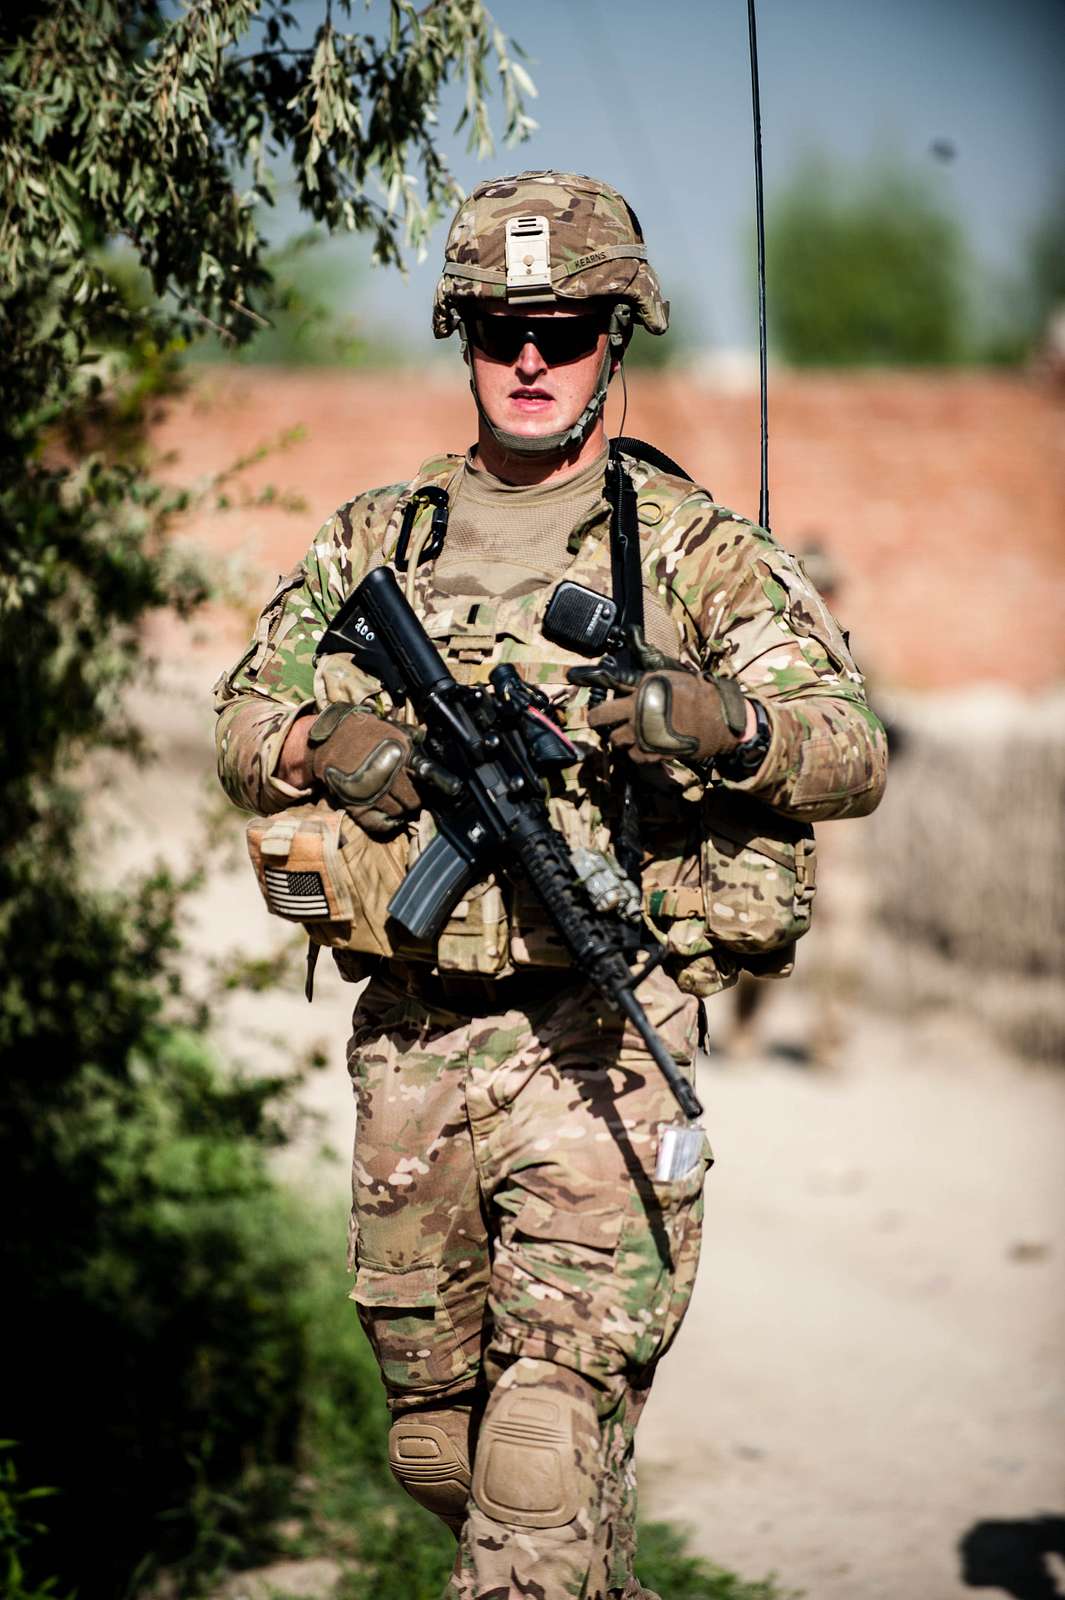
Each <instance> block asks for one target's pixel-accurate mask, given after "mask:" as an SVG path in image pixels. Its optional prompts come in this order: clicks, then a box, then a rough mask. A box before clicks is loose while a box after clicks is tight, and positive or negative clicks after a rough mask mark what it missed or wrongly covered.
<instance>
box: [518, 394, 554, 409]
mask: <svg viewBox="0 0 1065 1600" xmlns="http://www.w3.org/2000/svg"><path fill="white" fill-rule="evenodd" d="M510 399H511V401H512V402H513V404H514V405H516V406H518V407H519V409H520V410H522V411H542V410H543V408H544V407H545V406H549V405H552V404H553V403H554V399H555V397H554V395H553V394H548V392H547V390H546V389H513V390H512V391H511V394H510Z"/></svg>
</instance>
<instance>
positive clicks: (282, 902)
mask: <svg viewBox="0 0 1065 1600" xmlns="http://www.w3.org/2000/svg"><path fill="white" fill-rule="evenodd" d="M263 876H264V877H265V879H266V897H267V899H268V901H269V902H270V910H271V911H274V912H276V913H277V915H278V916H281V917H296V918H300V919H302V918H304V917H306V918H310V919H313V918H315V917H328V915H329V901H328V900H327V899H326V897H325V890H324V889H323V888H322V880H321V877H320V875H319V874H318V873H317V872H286V871H285V870H284V868H283V867H265V868H264V869H263Z"/></svg>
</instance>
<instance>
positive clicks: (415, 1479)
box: [388, 1405, 471, 1533]
mask: <svg viewBox="0 0 1065 1600" xmlns="http://www.w3.org/2000/svg"><path fill="white" fill-rule="evenodd" d="M470 1409H471V1408H470V1407H469V1406H468V1405H467V1406H452V1407H449V1408H446V1409H441V1410H434V1411H408V1412H406V1413H405V1414H404V1415H403V1416H399V1417H397V1418H396V1420H395V1422H393V1424H392V1427H391V1429H390V1431H389V1435H388V1464H389V1466H390V1467H391V1468H392V1473H393V1476H394V1477H395V1478H396V1480H397V1481H398V1482H399V1483H400V1484H402V1486H403V1488H404V1489H406V1491H407V1493H408V1494H409V1495H410V1496H411V1498H412V1499H414V1500H417V1502H418V1504H419V1505H422V1506H424V1507H425V1508H426V1510H427V1511H431V1512H432V1513H433V1515H434V1516H437V1517H439V1518H440V1520H441V1522H444V1523H446V1524H447V1526H448V1527H449V1528H450V1529H451V1530H452V1532H453V1533H458V1532H459V1531H460V1529H461V1527H462V1524H463V1522H464V1521H465V1518H466V1500H467V1498H468V1496H469V1492H470Z"/></svg>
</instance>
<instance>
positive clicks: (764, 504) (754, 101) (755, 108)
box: [747, 0, 769, 533]
mask: <svg viewBox="0 0 1065 1600" xmlns="http://www.w3.org/2000/svg"><path fill="white" fill-rule="evenodd" d="M747 31H748V35H749V37H750V41H751V110H752V112H753V115H754V209H755V229H756V233H757V237H758V381H759V388H760V391H761V424H762V452H761V484H760V487H759V491H758V521H759V523H760V525H761V526H762V527H763V528H765V530H766V532H767V533H768V532H769V407H768V403H767V398H766V391H767V388H768V375H767V362H766V331H765V204H764V202H763V199H762V103H761V99H760V97H759V94H758V30H757V27H756V25H755V20H754V0H747Z"/></svg>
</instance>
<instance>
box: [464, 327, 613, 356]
mask: <svg viewBox="0 0 1065 1600" xmlns="http://www.w3.org/2000/svg"><path fill="white" fill-rule="evenodd" d="M604 327H605V323H604V322H603V319H602V317H470V318H469V319H468V321H467V323H466V328H467V332H468V334H469V338H470V342H471V344H475V345H476V346H477V348H478V350H480V351H481V353H482V354H483V355H486V356H487V357H488V359H489V360H490V361H505V362H506V363H507V365H508V366H509V365H511V364H512V363H513V362H515V361H517V359H518V357H519V355H520V354H521V352H522V351H523V350H524V349H525V346H526V345H527V344H534V345H535V346H536V348H537V349H538V350H539V352H540V354H541V355H542V356H543V358H544V360H545V361H546V362H547V365H548V366H549V367H562V366H565V364H566V362H567V361H579V360H580V359H581V357H582V356H590V355H591V353H592V351H593V350H594V349H595V347H596V345H597V344H598V343H599V335H600V334H601V333H602V332H603V330H604Z"/></svg>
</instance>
